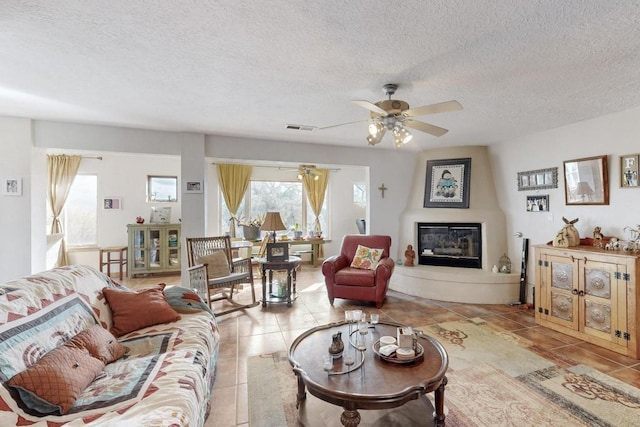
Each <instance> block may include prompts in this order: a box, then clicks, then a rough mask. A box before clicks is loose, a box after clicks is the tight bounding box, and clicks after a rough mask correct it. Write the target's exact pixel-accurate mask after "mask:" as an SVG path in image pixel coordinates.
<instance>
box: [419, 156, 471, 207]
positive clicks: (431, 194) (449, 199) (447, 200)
mask: <svg viewBox="0 0 640 427" xmlns="http://www.w3.org/2000/svg"><path fill="white" fill-rule="evenodd" d="M470 182H471V158H464V159H448V160H428V161H427V176H426V180H425V185H424V207H425V208H462V209H468V208H469V190H470V188H469V183H470Z"/></svg>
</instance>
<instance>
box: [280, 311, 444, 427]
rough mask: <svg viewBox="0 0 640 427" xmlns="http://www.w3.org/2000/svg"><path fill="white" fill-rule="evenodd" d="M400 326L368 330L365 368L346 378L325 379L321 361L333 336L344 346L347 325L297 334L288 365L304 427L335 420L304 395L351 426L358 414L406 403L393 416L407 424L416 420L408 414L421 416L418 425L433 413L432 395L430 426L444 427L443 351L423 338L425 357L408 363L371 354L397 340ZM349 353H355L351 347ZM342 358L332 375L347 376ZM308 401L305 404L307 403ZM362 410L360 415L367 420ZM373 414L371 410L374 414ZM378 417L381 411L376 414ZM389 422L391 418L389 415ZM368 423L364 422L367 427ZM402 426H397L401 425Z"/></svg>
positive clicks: (336, 376)
mask: <svg viewBox="0 0 640 427" xmlns="http://www.w3.org/2000/svg"><path fill="white" fill-rule="evenodd" d="M399 326H404V325H401V324H397V323H393V322H381V323H379V324H378V325H376V327H375V328H369V330H368V331H369V333H368V334H367V335H365V337H364V338H365V342H366V347H367V349H366V350H365V351H364V358H365V360H364V364H363V365H362V366H361V367H360V368H358V369H356V370H354V371H353V372H350V373H348V374H341V375H328V373H327V372H326V371H324V370H323V369H322V356H323V355H326V354H328V349H329V345H330V344H331V338H332V335H333V334H335V333H337V332H342V337H343V341H344V342H345V347H346V346H347V345H348V344H347V335H348V334H349V326H348V324H347V323H345V322H339V323H331V324H328V325H323V326H318V327H315V328H313V329H310V330H308V331H306V332H304V333H303V334H302V335H300V336H299V337H298V338H296V340H295V341H294V342H293V344H291V348H290V349H289V362H290V363H291V365H292V366H293V371H294V372H295V374H296V376H297V378H298V393H297V404H298V410H299V414H298V415H299V418H300V421H301V422H302V423H303V424H305V425H308V424H309V422H308V420H318V421H319V420H323V421H322V423H326V422H327V417H329V416H333V417H334V419H335V420H336V421H337V419H338V417H337V414H335V415H333V414H331V415H328V412H331V411H330V409H329V410H328V409H327V406H328V405H326V404H324V403H323V402H318V401H317V400H316V399H308V400H307V399H306V397H307V395H306V391H305V390H309V393H310V394H311V395H313V396H315V397H316V398H318V399H320V400H321V401H324V402H328V403H331V404H332V405H337V406H340V407H342V408H343V412H342V415H341V416H340V421H341V423H342V425H344V426H348V427H355V426H357V425H358V424H359V423H360V420H361V418H362V417H361V414H360V413H359V412H358V410H359V409H367V410H376V411H375V412H376V417H377V416H378V413H379V412H380V411H377V410H383V409H387V410H388V409H390V408H398V407H400V406H403V405H405V404H406V403H408V402H411V401H414V400H416V399H417V400H418V401H417V402H411V403H409V404H408V405H405V406H403V407H402V408H399V409H398V410H397V411H396V415H399V414H400V415H402V416H403V417H406V419H411V418H412V417H414V418H415V417H416V415H415V414H410V412H411V411H413V412H415V411H419V412H420V411H421V412H422V413H421V414H418V415H417V417H419V418H418V419H420V420H421V423H420V425H424V422H425V420H426V419H428V417H425V414H424V411H431V410H433V406H432V405H431V404H430V402H429V399H428V398H427V397H426V396H425V395H426V394H427V393H430V392H434V397H435V399H434V400H435V410H434V411H433V421H434V425H435V426H438V427H443V426H444V425H445V421H444V419H445V415H444V389H445V386H446V384H447V378H446V376H445V373H446V371H447V367H448V366H449V359H448V356H447V352H446V351H445V349H444V347H443V346H442V345H441V344H440V343H439V342H438V341H436V340H435V339H433V338H431V337H428V336H426V335H421V334H420V335H419V337H418V342H419V343H420V344H421V345H422V347H423V348H424V358H423V359H421V360H418V361H415V362H412V363H408V364H397V363H390V362H388V361H384V360H381V359H380V358H379V357H378V356H377V355H375V354H374V353H373V351H372V345H373V343H374V342H376V341H377V340H378V339H379V338H380V337H381V336H383V335H391V336H395V335H396V328H397V327H399ZM351 352H352V354H353V353H354V352H355V353H358V351H355V349H353V348H351ZM346 370H347V367H346V366H344V365H343V358H339V359H337V360H336V361H335V362H334V365H333V372H334V373H336V372H342V371H346ZM305 400H307V401H305ZM366 412H369V411H365V413H363V416H364V415H367V416H368V415H369V414H368V413H366ZM372 412H374V411H372ZM380 413H381V412H380ZM391 418H393V416H391ZM391 418H389V419H388V420H387V421H389V422H383V421H381V420H379V419H377V420H376V422H375V424H376V425H382V424H379V422H383V424H384V425H389V424H390V422H391V421H390V420H391ZM370 423H371V421H370V420H367V424H370ZM401 424H402V422H400V423H399V424H398V425H401Z"/></svg>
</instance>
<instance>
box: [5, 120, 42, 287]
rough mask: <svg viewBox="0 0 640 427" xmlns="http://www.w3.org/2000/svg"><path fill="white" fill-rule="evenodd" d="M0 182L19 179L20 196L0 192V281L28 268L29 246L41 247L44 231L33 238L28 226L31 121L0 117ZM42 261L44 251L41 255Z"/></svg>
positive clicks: (29, 210) (30, 195)
mask: <svg viewBox="0 0 640 427" xmlns="http://www.w3.org/2000/svg"><path fill="white" fill-rule="evenodd" d="M0 141H1V144H2V148H3V155H2V156H0V179H1V180H2V181H1V182H0V184H2V185H4V183H5V181H4V179H5V178H20V179H22V196H2V195H0V236H2V244H1V245H0V281H6V280H9V279H13V278H16V277H19V276H20V275H22V274H23V273H24V272H30V271H31V257H30V256H24V255H25V253H26V254H29V253H31V249H32V247H39V248H41V249H42V250H43V251H44V246H45V245H46V238H45V235H44V233H43V234H42V236H41V237H40V239H38V240H33V239H32V238H33V236H32V228H31V215H30V213H31V203H32V193H31V151H32V144H31V121H30V120H27V119H17V118H9V117H0ZM42 262H43V263H44V252H43V257H42Z"/></svg>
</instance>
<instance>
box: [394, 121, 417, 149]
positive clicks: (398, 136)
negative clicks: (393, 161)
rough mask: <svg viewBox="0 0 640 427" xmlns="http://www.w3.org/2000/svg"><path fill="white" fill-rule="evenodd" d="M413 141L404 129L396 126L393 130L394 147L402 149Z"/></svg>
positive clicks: (409, 133) (411, 136)
mask: <svg viewBox="0 0 640 427" xmlns="http://www.w3.org/2000/svg"><path fill="white" fill-rule="evenodd" d="M412 139H413V135H412V134H411V132H409V131H408V130H407V129H406V128H404V127H402V126H400V125H396V126H395V127H394V128H393V142H394V144H395V146H396V147H402V146H403V145H404V144H406V143H408V142H409V141H411V140H412Z"/></svg>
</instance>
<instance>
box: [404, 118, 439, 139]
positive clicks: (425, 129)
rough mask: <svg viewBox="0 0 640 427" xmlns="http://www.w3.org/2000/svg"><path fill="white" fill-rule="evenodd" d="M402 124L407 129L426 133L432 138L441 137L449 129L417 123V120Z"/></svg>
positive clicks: (406, 121)
mask: <svg viewBox="0 0 640 427" xmlns="http://www.w3.org/2000/svg"><path fill="white" fill-rule="evenodd" d="M402 124H403V125H405V126H407V127H410V128H413V129H417V130H419V131H422V132H426V133H428V134H430V135H433V136H442V135H444V134H445V133H447V132H449V129H445V128H441V127H438V126H435V125H431V124H429V123H424V122H419V121H417V120H405V121H404V122H402Z"/></svg>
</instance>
